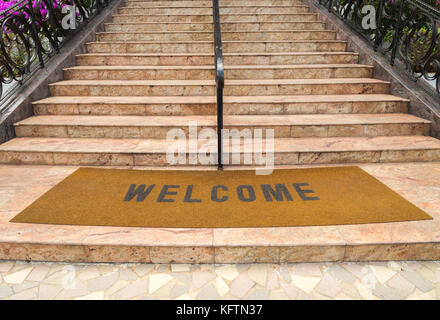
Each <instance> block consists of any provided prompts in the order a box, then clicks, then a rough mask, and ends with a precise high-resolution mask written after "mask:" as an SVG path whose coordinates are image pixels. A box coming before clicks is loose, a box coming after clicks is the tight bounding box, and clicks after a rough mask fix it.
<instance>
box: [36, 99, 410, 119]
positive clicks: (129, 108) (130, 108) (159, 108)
mask: <svg viewBox="0 0 440 320" xmlns="http://www.w3.org/2000/svg"><path fill="white" fill-rule="evenodd" d="M223 108H224V109H223V113H224V114H225V115H281V114H345V113H406V112H407V111H408V105H407V103H406V102H331V103H330V102H329V103H313V102H309V103H284V104H283V103H267V104H261V103H247V104H229V103H226V104H224V105H223ZM34 112H35V114H36V115H117V116H122V115H135V116H154V115H156V116H168V115H172V116H185V115H216V114H217V105H216V104H166V105H164V104H148V105H146V104H137V105H136V104H135V105H132V104H126V105H121V104H35V105H34Z"/></svg>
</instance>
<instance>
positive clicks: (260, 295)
mask: <svg viewBox="0 0 440 320" xmlns="http://www.w3.org/2000/svg"><path fill="white" fill-rule="evenodd" d="M269 294H270V291H269V290H266V289H251V290H250V292H249V294H248V295H247V296H246V300H267V299H269Z"/></svg>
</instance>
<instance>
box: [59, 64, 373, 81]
mask: <svg viewBox="0 0 440 320" xmlns="http://www.w3.org/2000/svg"><path fill="white" fill-rule="evenodd" d="M371 76H372V69H371V68H357V67H356V68H327V69H324V68H319V69H310V68H304V69H301V68H299V69H297V68H294V69H292V68H291V69H266V70H256V69H234V70H232V69H227V68H226V69H225V78H226V79H230V80H251V79H324V78H325V79H329V78H370V77H371ZM64 78H65V79H67V80H211V79H214V78H215V70H214V69H213V70H198V69H193V70H134V69H133V70H87V71H84V70H74V69H69V70H65V71H64Z"/></svg>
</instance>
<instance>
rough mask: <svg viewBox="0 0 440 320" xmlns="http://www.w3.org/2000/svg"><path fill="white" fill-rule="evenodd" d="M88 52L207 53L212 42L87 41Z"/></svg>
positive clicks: (210, 52) (210, 48)
mask: <svg viewBox="0 0 440 320" xmlns="http://www.w3.org/2000/svg"><path fill="white" fill-rule="evenodd" d="M87 48H88V52H89V53H193V52H198V53H209V54H212V53H213V52H214V45H213V43H208V42H206V43H124V42H121V43H99V42H94V43H88V44H87Z"/></svg>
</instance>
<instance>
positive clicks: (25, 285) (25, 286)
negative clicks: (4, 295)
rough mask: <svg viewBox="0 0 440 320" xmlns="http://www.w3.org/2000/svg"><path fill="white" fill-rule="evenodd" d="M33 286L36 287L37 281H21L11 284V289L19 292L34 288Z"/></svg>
mask: <svg viewBox="0 0 440 320" xmlns="http://www.w3.org/2000/svg"><path fill="white" fill-rule="evenodd" d="M35 287H38V282H29V281H25V282H23V283H20V284H17V285H14V286H12V290H14V292H15V293H19V292H21V291H24V290H27V289H31V288H35Z"/></svg>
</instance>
